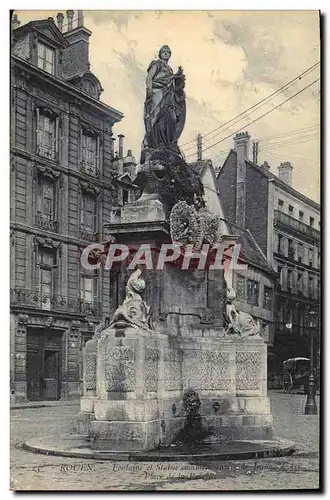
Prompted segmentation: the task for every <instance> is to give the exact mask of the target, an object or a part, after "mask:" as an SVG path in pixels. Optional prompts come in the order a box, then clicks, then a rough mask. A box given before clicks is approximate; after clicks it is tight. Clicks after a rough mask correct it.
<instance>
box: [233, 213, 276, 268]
mask: <svg viewBox="0 0 330 500" xmlns="http://www.w3.org/2000/svg"><path fill="white" fill-rule="evenodd" d="M226 223H227V226H228V229H229V231H230V233H231V234H234V235H237V236H238V241H237V243H238V244H240V245H241V250H240V258H241V259H242V260H243V261H244V262H246V263H247V264H250V265H251V266H254V267H258V268H259V269H262V270H263V271H266V272H267V273H269V274H272V275H276V276H277V273H276V272H275V271H274V269H273V268H272V266H271V264H270V263H269V262H268V260H267V257H266V256H265V254H264V253H263V251H262V250H261V248H260V247H259V245H258V243H257V242H256V240H255V239H254V237H253V236H252V234H251V232H250V231H249V230H248V229H243V228H242V227H240V226H237V225H236V224H233V223H232V222H229V221H228V220H226Z"/></svg>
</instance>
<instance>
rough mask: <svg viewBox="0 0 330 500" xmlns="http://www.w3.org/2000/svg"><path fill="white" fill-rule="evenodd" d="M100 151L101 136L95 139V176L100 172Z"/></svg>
mask: <svg viewBox="0 0 330 500" xmlns="http://www.w3.org/2000/svg"><path fill="white" fill-rule="evenodd" d="M99 149H100V138H99V136H96V137H95V159H94V165H95V174H96V175H97V174H98V172H99Z"/></svg>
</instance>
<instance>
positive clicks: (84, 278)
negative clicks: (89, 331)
mask: <svg viewBox="0 0 330 500" xmlns="http://www.w3.org/2000/svg"><path fill="white" fill-rule="evenodd" d="M80 301H81V312H84V313H85V314H87V315H93V312H94V310H95V307H96V306H97V276H96V275H81V276H80Z"/></svg>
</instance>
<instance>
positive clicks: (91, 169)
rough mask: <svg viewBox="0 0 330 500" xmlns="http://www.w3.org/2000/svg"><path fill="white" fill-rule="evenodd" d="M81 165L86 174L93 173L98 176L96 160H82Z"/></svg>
mask: <svg viewBox="0 0 330 500" xmlns="http://www.w3.org/2000/svg"><path fill="white" fill-rule="evenodd" d="M79 167H80V171H81V172H85V174H88V175H93V176H94V177H97V175H98V169H97V165H96V161H94V162H88V161H86V160H81V161H80V164H79Z"/></svg>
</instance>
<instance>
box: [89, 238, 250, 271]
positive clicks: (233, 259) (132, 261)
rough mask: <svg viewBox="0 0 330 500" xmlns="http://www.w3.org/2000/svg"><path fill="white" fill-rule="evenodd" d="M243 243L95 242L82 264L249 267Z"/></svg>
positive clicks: (107, 266) (106, 266)
mask: <svg viewBox="0 0 330 500" xmlns="http://www.w3.org/2000/svg"><path fill="white" fill-rule="evenodd" d="M240 252H241V245H239V244H236V243H235V242H234V241H233V242H231V241H230V242H228V241H227V242H226V244H217V245H209V244H207V243H206V244H204V245H203V247H202V248H201V249H200V250H196V249H195V248H194V247H193V245H185V246H184V245H181V244H176V243H174V244H163V245H161V246H160V248H154V247H152V246H151V245H150V244H147V243H146V244H142V245H139V246H130V247H129V246H126V245H121V244H117V243H116V244H115V243H111V244H110V245H109V244H103V243H93V244H91V245H88V246H87V247H86V248H85V249H84V250H83V252H82V254H81V265H82V266H83V267H84V268H85V269H87V270H91V271H94V270H96V269H99V268H100V267H101V265H103V267H104V269H106V270H110V269H113V268H114V267H116V266H118V265H120V264H121V263H122V262H126V264H127V268H128V269H129V270H134V269H135V268H136V266H143V267H145V268H146V269H153V270H161V269H164V267H165V266H168V265H171V266H175V267H179V268H180V269H191V268H195V269H210V270H218V269H224V270H228V269H235V270H237V269H240V270H245V269H247V265H246V264H242V263H240V262H242V254H241V253H240Z"/></svg>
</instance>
